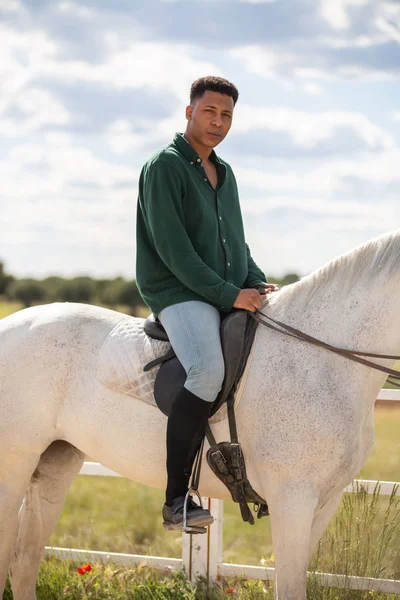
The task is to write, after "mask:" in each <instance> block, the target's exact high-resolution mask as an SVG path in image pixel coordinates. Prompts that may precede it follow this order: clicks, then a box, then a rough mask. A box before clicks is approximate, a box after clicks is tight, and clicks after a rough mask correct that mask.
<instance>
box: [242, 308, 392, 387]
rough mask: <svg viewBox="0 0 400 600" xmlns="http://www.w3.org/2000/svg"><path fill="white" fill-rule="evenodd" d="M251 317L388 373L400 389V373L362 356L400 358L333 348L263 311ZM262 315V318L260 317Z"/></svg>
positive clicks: (275, 329)
mask: <svg viewBox="0 0 400 600" xmlns="http://www.w3.org/2000/svg"><path fill="white" fill-rule="evenodd" d="M250 315H251V316H252V317H253V319H255V321H257V322H258V323H261V324H262V325H265V327H268V328H269V329H272V330H273V331H277V332H279V333H284V334H285V335H289V336H290V337H293V338H296V339H298V340H301V341H304V342H309V343H310V344H313V345H314V346H320V347H321V348H325V349H326V350H330V351H331V352H335V354H340V355H342V356H344V357H346V358H349V359H350V360H353V361H355V362H358V363H360V364H362V365H365V366H366V367H371V368H372V369H376V370H377V371H382V372H383V373H387V374H388V375H389V376H390V377H388V378H387V381H388V383H391V384H392V385H394V386H395V387H398V388H400V371H396V370H395V369H389V368H388V367H384V366H383V365H378V364H377V363H375V362H372V361H371V360H366V359H365V358H361V357H362V356H368V357H369V358H382V359H389V360H400V356H391V355H388V354H374V353H372V352H359V351H358V350H346V349H345V348H337V347H336V346H331V345H330V344H327V343H326V342H322V341H321V340H319V339H317V338H315V337H312V336H311V335H308V334H307V333H304V332H303V331H300V329H296V328H295V327H291V326H290V325H286V324H285V323H282V322H281V321H278V320H277V319H273V318H272V317H269V316H268V315H266V314H265V313H263V312H262V311H261V310H257V311H256V312H255V313H253V312H250ZM260 315H261V316H260Z"/></svg>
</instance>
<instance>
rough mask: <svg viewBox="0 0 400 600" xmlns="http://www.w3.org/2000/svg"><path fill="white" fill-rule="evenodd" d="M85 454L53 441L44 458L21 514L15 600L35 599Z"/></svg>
mask: <svg viewBox="0 0 400 600" xmlns="http://www.w3.org/2000/svg"><path fill="white" fill-rule="evenodd" d="M84 458H85V455H84V454H82V452H80V451H79V450H78V449H77V448H75V446H72V445H71V444H69V443H68V442H64V441H61V440H58V441H56V442H53V443H52V444H51V445H50V446H49V447H48V448H47V450H46V451H45V452H44V453H43V454H42V456H41V457H40V462H39V464H38V466H37V468H36V470H35V472H34V474H33V475H32V478H31V481H30V484H29V487H28V490H27V493H26V496H25V501H24V504H23V505H22V507H21V511H20V515H19V525H18V535H17V541H16V546H15V550H14V552H13V555H12V560H11V569H10V579H11V587H12V590H13V594H14V600H35V598H36V577H37V572H38V570H39V565H40V560H41V558H42V555H43V552H44V547H45V544H46V542H47V540H48V539H49V537H50V535H51V533H52V531H53V529H54V527H55V525H56V523H57V521H58V519H59V516H60V514H61V511H62V508H63V505H64V501H65V497H66V495H67V492H68V489H69V487H70V485H71V483H72V481H73V480H74V478H75V476H76V475H77V473H79V471H80V469H81V466H82V464H83V461H84Z"/></svg>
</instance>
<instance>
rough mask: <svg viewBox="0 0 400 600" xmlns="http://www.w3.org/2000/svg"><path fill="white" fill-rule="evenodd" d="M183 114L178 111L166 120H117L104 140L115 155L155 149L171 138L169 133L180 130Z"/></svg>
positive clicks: (108, 129) (106, 131) (108, 128)
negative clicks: (147, 148)
mask: <svg viewBox="0 0 400 600" xmlns="http://www.w3.org/2000/svg"><path fill="white" fill-rule="evenodd" d="M183 123H184V121H183V113H182V110H181V109H178V110H177V111H176V112H175V113H174V114H172V115H171V116H170V117H168V118H166V119H160V120H158V121H157V120H149V119H135V121H134V123H133V122H132V121H128V120H127V119H117V120H116V121H114V122H113V123H111V125H109V127H107V128H106V130H105V139H106V141H107V143H108V144H109V146H110V149H111V150H112V152H114V153H115V154H125V153H126V152H135V151H138V150H141V149H142V148H143V147H144V146H146V147H148V146H149V145H153V147H154V148H155V147H157V146H158V145H161V144H162V143H164V142H165V141H166V140H169V139H170V138H171V132H175V131H180V130H181V128H182V124H183Z"/></svg>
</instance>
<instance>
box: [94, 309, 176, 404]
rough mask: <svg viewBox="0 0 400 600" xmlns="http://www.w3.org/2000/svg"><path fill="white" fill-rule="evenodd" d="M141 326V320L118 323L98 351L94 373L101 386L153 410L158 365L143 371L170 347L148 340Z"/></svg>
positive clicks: (133, 319)
mask: <svg viewBox="0 0 400 600" xmlns="http://www.w3.org/2000/svg"><path fill="white" fill-rule="evenodd" d="M143 326H144V319H139V318H136V317H127V318H126V319H124V320H123V321H121V322H120V323H118V325H117V326H116V327H115V328H114V329H113V330H112V331H111V333H110V334H109V336H108V337H107V339H106V340H105V342H104V344H103V346H102V348H101V350H100V354H99V363H98V369H99V371H98V372H99V376H100V380H101V381H102V383H104V384H105V385H107V386H109V387H111V388H113V389H114V390H118V391H119V392H122V393H123V394H128V395H129V396H133V397H134V398H137V399H139V400H143V401H144V402H147V403H149V404H153V405H154V406H155V405H156V402H155V400H154V381H155V378H156V375H157V373H158V370H159V368H160V365H157V366H155V367H154V368H153V369H151V370H150V371H147V372H146V373H145V372H144V371H143V367H144V366H145V365H147V363H149V362H150V361H152V360H154V359H155V358H158V357H159V356H163V355H164V354H166V353H167V352H168V350H169V349H170V348H171V345H170V343H169V342H162V341H160V340H154V339H153V338H150V337H149V336H148V335H147V334H146V333H144V330H143Z"/></svg>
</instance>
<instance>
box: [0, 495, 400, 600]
mask: <svg viewBox="0 0 400 600" xmlns="http://www.w3.org/2000/svg"><path fill="white" fill-rule="evenodd" d="M399 513H400V499H399V498H398V497H396V496H395V495H394V494H393V495H392V496H391V497H389V498H387V497H386V498H380V497H379V489H376V490H375V493H374V494H373V495H368V494H367V493H366V491H365V489H363V488H362V487H360V489H359V490H358V493H356V494H347V495H346V496H345V499H344V502H343V503H342V506H341V509H340V511H339V512H338V514H337V516H336V518H335V519H334V520H333V522H332V523H331V525H330V526H329V527H328V530H327V531H326V533H325V535H324V536H323V539H322V541H321V543H320V545H319V548H318V551H317V552H316V553H315V555H314V558H313V560H312V562H311V565H310V569H309V570H310V571H311V575H310V577H309V580H308V587H307V590H308V594H307V597H308V599H309V600H367V599H368V600H371V598H373V599H376V600H396V598H397V596H396V595H394V594H391V595H390V594H383V593H377V592H370V591H353V590H348V589H340V588H323V587H321V586H319V585H318V583H317V580H316V578H315V576H314V575H313V572H315V571H320V572H329V573H341V574H346V575H358V576H365V577H375V578H379V577H381V578H386V579H395V578H399V577H400V554H399V544H400V519H399ZM236 535H239V534H238V532H236ZM269 564H271V565H273V557H271V560H270V561H269ZM78 566H81V565H77V564H75V563H70V562H61V561H57V560H56V559H55V558H54V557H50V558H49V559H47V560H43V561H42V566H41V569H40V573H39V578H38V583H37V597H38V599H39V600H59V598H69V599H71V600H78V599H81V598H82V599H92V598H97V599H99V600H106V599H107V600H108V599H111V598H113V599H114V600H122V599H127V600H129V599H134V598H135V599H136V598H137V599H142V600H150V599H159V600H164V599H165V600H172V599H175V600H180V599H182V600H222V598H226V597H228V596H230V597H232V598H237V599H241V600H261V599H264V600H272V599H273V586H272V585H271V584H268V583H267V582H263V581H246V580H245V579H244V578H229V579H225V578H220V579H219V581H218V582H216V584H214V585H213V586H211V587H210V588H209V589H207V587H206V586H205V584H204V581H200V582H198V584H197V585H196V586H192V585H191V584H190V583H189V582H188V581H186V578H185V576H184V573H182V572H177V573H171V572H170V571H169V570H167V569H166V570H165V571H160V570H153V569H150V568H149V567H148V566H147V565H146V564H145V563H143V565H142V566H141V567H140V568H119V567H115V566H113V565H105V564H100V563H99V564H93V565H92V569H91V571H90V572H89V573H86V574H84V575H80V574H79V573H78V572H77V568H78ZM4 600H11V591H10V587H9V583H8V585H7V589H6V592H5V595H4Z"/></svg>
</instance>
